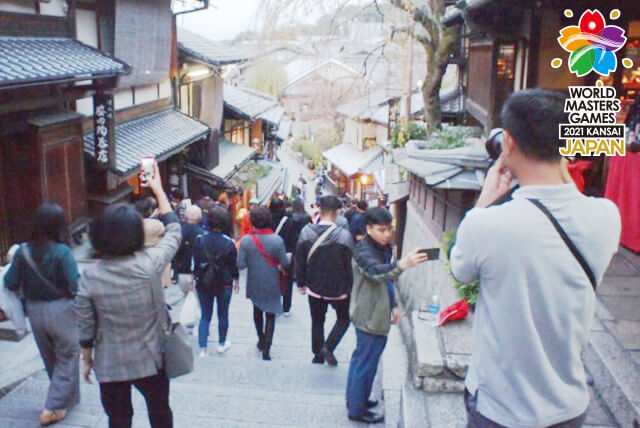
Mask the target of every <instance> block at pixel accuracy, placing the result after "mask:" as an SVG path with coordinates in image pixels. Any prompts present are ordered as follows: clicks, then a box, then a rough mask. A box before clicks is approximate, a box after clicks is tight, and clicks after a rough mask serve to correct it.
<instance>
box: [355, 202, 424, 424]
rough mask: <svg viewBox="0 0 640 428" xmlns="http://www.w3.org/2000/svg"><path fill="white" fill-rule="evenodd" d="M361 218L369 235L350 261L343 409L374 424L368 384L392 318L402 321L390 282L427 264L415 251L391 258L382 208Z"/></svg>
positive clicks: (386, 215)
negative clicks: (352, 343)
mask: <svg viewBox="0 0 640 428" xmlns="http://www.w3.org/2000/svg"><path fill="white" fill-rule="evenodd" d="M365 219H366V233H367V234H366V236H365V237H364V238H363V239H362V240H361V241H360V242H358V244H357V245H356V248H355V251H354V258H353V261H352V265H353V292H352V294H351V304H350V306H349V314H350V315H351V320H352V322H353V325H354V327H355V328H356V338H357V344H356V349H355V351H353V355H352V356H351V362H350V365H349V378H348V380H347V408H348V410H349V419H350V420H352V421H358V422H364V423H370V424H373V423H380V422H383V421H384V417H383V416H382V415H380V414H378V413H375V412H372V411H371V410H369V409H370V408H373V407H375V406H377V404H378V402H377V401H371V400H370V399H369V395H370V394H371V387H372V386H373V380H374V378H375V377H376V371H377V369H378V362H379V361H380V356H381V355H382V352H383V351H384V347H385V345H386V343H387V335H388V334H389V329H390V328H391V319H392V318H393V323H394V324H397V323H398V322H399V320H400V309H399V308H398V304H397V301H396V297H395V292H394V289H393V281H394V280H396V279H397V278H398V277H399V276H400V274H401V273H402V272H403V271H405V270H407V269H409V268H412V267H414V266H417V265H419V264H420V263H423V262H425V261H426V260H427V255H426V254H423V253H421V252H420V251H419V250H415V251H413V252H412V253H411V254H410V255H408V256H406V257H405V258H403V259H402V260H399V261H396V262H392V261H391V258H392V248H391V245H390V244H391V240H392V239H393V226H392V225H391V222H392V220H393V218H392V217H391V213H389V211H387V210H385V209H383V208H370V209H368V210H367V211H366V214H365Z"/></svg>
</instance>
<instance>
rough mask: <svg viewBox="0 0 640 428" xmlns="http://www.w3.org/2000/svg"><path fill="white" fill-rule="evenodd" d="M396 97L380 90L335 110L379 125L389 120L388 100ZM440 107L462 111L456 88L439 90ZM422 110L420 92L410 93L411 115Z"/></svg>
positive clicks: (402, 107)
mask: <svg viewBox="0 0 640 428" xmlns="http://www.w3.org/2000/svg"><path fill="white" fill-rule="evenodd" d="M394 98H397V96H393V95H390V93H389V92H388V91H387V90H380V91H377V92H374V93H372V94H370V95H367V96H365V97H362V98H358V99H357V100H355V101H352V102H350V103H347V104H343V105H341V106H339V107H338V108H337V109H336V110H337V111H338V113H340V114H343V115H345V116H347V117H349V118H352V119H357V120H365V121H366V120H370V121H373V122H376V123H379V124H381V125H387V124H388V122H389V101H391V100H393V99H394ZM440 103H441V104H440V108H441V110H442V113H443V114H456V113H461V112H462V97H461V96H460V91H459V89H458V88H454V89H447V90H441V91H440ZM399 107H400V108H399V114H400V116H401V117H402V116H404V114H405V110H406V106H405V103H404V102H401V103H400V106H399ZM423 110H424V99H423V98H422V92H416V93H414V94H412V95H411V116H415V115H417V114H421V113H422V111H423Z"/></svg>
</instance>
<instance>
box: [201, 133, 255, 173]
mask: <svg viewBox="0 0 640 428" xmlns="http://www.w3.org/2000/svg"><path fill="white" fill-rule="evenodd" d="M255 153H256V149H254V148H252V147H248V146H243V145H240V144H234V143H232V142H231V141H227V140H220V142H219V143H218V154H219V157H218V158H219V162H218V166H217V167H215V168H214V169H212V170H211V173H212V174H214V175H216V176H218V177H220V178H222V179H223V180H227V179H228V178H229V177H230V176H231V175H232V174H233V173H234V172H235V171H236V168H241V167H242V165H244V163H245V162H246V161H247V160H249V159H251V157H252V156H253V155H254V154H255Z"/></svg>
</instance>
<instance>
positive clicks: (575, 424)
mask: <svg viewBox="0 0 640 428" xmlns="http://www.w3.org/2000/svg"><path fill="white" fill-rule="evenodd" d="M477 401H478V397H477V396H472V395H471V393H469V391H467V390H466V389H465V390H464V406H465V407H466V408H467V428H506V427H505V426H504V425H500V424H498V423H496V422H493V421H492V420H491V419H487V418H485V417H484V416H482V415H481V414H480V413H479V412H478V411H477V410H476V404H477ZM586 417H587V412H584V413H583V414H581V415H580V416H578V417H577V418H575V419H571V420H569V421H566V422H561V423H559V424H555V425H551V426H550V427H548V428H580V427H581V426H582V424H584V421H585V419H586Z"/></svg>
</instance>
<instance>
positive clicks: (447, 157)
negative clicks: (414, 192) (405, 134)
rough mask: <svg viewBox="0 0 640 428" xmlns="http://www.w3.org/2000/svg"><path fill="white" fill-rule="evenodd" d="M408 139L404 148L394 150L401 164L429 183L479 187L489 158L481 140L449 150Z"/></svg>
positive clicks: (466, 187)
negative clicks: (432, 148) (424, 145)
mask: <svg viewBox="0 0 640 428" xmlns="http://www.w3.org/2000/svg"><path fill="white" fill-rule="evenodd" d="M419 147H420V145H419V142H417V141H409V142H407V145H406V146H405V148H404V149H400V150H394V151H393V160H394V162H395V163H396V164H397V165H399V166H400V167H402V168H404V169H406V170H408V171H410V172H411V173H413V174H415V175H417V176H419V177H421V178H423V179H424V181H425V183H426V185H427V186H433V187H436V188H443V189H459V190H463V189H469V190H480V189H481V188H482V183H483V181H484V174H485V171H486V170H487V168H488V167H489V164H490V160H489V156H488V155H487V152H486V150H485V149H484V147H483V146H482V144H481V143H480V142H479V141H476V144H473V145H471V146H469V147H463V148H458V149H448V150H430V149H420V148H419Z"/></svg>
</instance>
